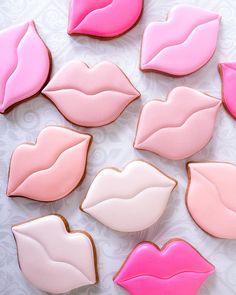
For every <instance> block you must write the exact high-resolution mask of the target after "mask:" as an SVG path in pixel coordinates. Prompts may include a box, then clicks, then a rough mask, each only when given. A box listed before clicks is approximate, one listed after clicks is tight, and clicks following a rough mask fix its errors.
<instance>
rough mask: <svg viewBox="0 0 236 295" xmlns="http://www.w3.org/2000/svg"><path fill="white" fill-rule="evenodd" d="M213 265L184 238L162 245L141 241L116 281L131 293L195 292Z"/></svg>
mask: <svg viewBox="0 0 236 295" xmlns="http://www.w3.org/2000/svg"><path fill="white" fill-rule="evenodd" d="M214 269H215V268H214V266H213V265H212V264H210V263H209V262H208V261H207V260H206V259H205V258H203V257H202V256H201V254H200V253H199V252H197V250H195V249H194V248H193V246H191V245H190V244H188V243H187V242H185V241H183V240H179V239H175V240H171V241H169V242H168V243H167V244H165V245H164V247H163V248H159V247H158V246H156V245H155V244H153V243H151V242H142V243H140V244H138V245H137V246H136V247H135V249H134V250H133V251H132V252H131V254H130V255H129V256H128V258H127V259H126V261H125V262H124V264H123V266H122V267H121V269H120V270H119V272H118V274H117V275H116V276H115V278H114V282H115V283H116V284H118V285H120V286H121V287H123V288H125V289H126V290H127V291H128V292H129V294H131V295H157V294H158V295H196V294H197V293H198V291H199V289H200V288H201V286H202V284H203V283H204V282H205V280H206V279H207V278H208V277H209V276H210V275H211V274H213V273H214Z"/></svg>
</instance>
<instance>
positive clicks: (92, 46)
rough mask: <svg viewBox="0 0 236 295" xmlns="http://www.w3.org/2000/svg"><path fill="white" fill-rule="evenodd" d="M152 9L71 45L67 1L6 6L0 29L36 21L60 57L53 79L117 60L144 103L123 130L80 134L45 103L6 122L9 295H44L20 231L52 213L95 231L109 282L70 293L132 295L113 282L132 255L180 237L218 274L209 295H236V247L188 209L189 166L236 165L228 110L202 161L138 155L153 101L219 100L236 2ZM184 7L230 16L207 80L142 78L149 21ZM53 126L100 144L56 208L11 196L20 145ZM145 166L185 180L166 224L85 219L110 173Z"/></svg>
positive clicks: (157, 4)
mask: <svg viewBox="0 0 236 295" xmlns="http://www.w3.org/2000/svg"><path fill="white" fill-rule="evenodd" d="M144 2H145V7H144V14H143V17H142V18H141V20H140V22H139V24H138V25H137V26H136V27H135V28H134V29H133V30H131V31H130V32H129V33H127V34H126V35H124V36H122V37H120V38H118V39H114V40H111V41H99V40H97V39H92V38H89V37H82V36H78V37H70V36H68V35H67V34H66V28H67V15H68V3H69V1H68V0H60V1H57V0H40V1H36V0H1V1H0V14H1V17H0V28H1V29H2V28H5V27H8V26H10V25H13V24H17V23H20V22H23V21H26V20H28V19H34V20H35V22H36V26H37V28H38V31H39V33H40V34H41V36H42V37H43V39H44V40H45V41H46V43H47V45H48V47H49V48H50V50H51V52H52V57H53V73H55V71H57V70H58V69H59V68H60V67H61V66H62V65H64V64H65V63H67V62H68V61H71V60H73V59H80V60H82V61H84V62H86V63H88V64H89V65H94V64H96V63H98V62H100V61H103V60H109V61H112V62H114V63H116V64H117V65H119V66H120V67H121V68H122V69H123V70H124V71H125V72H126V73H127V75H128V77H130V79H131V81H132V82H133V83H134V85H135V86H136V87H137V89H138V90H139V91H140V92H141V93H142V97H141V99H140V100H138V101H136V102H134V103H132V104H131V105H130V106H129V107H128V108H127V109H126V110H125V112H124V113H123V114H122V116H121V117H120V118H119V119H118V120H117V121H116V122H114V123H113V124H111V125H108V126H105V127H102V128H98V129H85V128H77V127H75V126H73V125H72V124H70V123H69V122H67V121H66V120H65V119H64V118H63V117H62V116H61V115H60V114H59V112H58V111H57V110H56V108H55V107H54V106H53V105H52V104H51V103H50V102H49V101H48V100H46V99H45V98H43V97H42V96H41V95H39V96H38V97H37V98H34V99H32V100H29V101H28V102H24V103H22V104H21V105H19V106H17V107H15V108H14V109H13V110H12V111H11V112H9V113H8V114H7V115H5V116H0V143H1V145H0V294H1V295H13V294H14V295H23V294H24V295H31V294H36V295H38V294H43V292H40V291H38V290H36V289H34V288H33V287H32V286H31V285H30V284H29V283H28V282H27V281H26V280H25V279H24V277H23V276H22V274H21V272H20V270H19V267H18V265H17V256H16V249H15V243H14V240H13V236H12V233H11V226H12V225H13V224H15V223H18V222H22V221H25V220H27V219H30V218H34V217H38V216H41V215H45V214H49V213H52V212H58V213H61V214H63V215H64V216H65V217H66V218H67V219H68V221H69V223H70V224H71V226H72V228H78V229H85V230H87V231H88V232H89V233H90V234H91V235H92V236H93V237H94V240H95V242H96V245H97V252H98V262H99V265H98V267H99V274H100V283H99V284H98V285H97V286H91V287H89V288H82V289H81V290H75V291H73V292H71V294H82V295H87V294H89V295H95V294H96V295H118V294H126V292H125V291H123V290H122V289H121V288H119V287H117V286H115V285H114V284H113V282H112V276H113V275H114V274H115V272H116V271H117V270H118V268H119V267H120V265H121V263H122V262H123V260H124V259H125V257H126V256H127V254H128V253H129V251H130V250H131V249H132V248H133V247H134V246H135V245H136V244H137V243H138V242H140V241H142V240H151V241H153V242H156V243H158V244H159V245H162V244H163V243H165V242H166V241H167V240H169V239H171V238H174V237H180V238H184V239H186V240H187V241H188V242H190V243H192V244H193V245H194V246H195V247H196V248H197V249H198V250H199V251H200V252H201V253H202V254H203V255H204V256H205V257H206V258H207V259H209V260H210V261H211V262H212V263H213V264H215V266H216V274H215V275H213V276H212V277H211V278H210V279H209V280H208V281H207V283H206V284H205V285H204V287H203V288H202V290H201V292H200V295H218V294H221V295H233V294H236V279H235V278H236V241H226V240H219V239H215V238H213V237H210V236H209V235H207V234H206V233H204V232H203V231H202V230H200V229H199V228H198V227H197V226H196V225H195V224H194V222H193V221H192V219H191V218H190V216H189V214H188V212H187V210H186V208H185V204H184V194H185V188H186V180H187V179H186V171H185V163H186V162H187V161H189V160H200V161H204V160H219V161H229V162H232V163H234V164H236V148H235V146H236V122H235V121H234V120H233V119H231V117H230V116H229V115H228V114H227V113H226V112H225V111H224V110H223V108H222V109H221V111H220V115H219V117H218V120H217V126H216V130H215V133H214V138H213V140H212V141H211V143H210V144H209V145H208V146H207V148H205V149H204V150H203V151H202V152H201V153H199V154H197V155H195V156H194V157H191V158H190V159H187V160H186V161H176V162H173V161H168V160H164V159H161V158H159V157H157V156H155V155H152V154H150V153H147V152H138V151H136V150H134V149H133V148H132V143H133V139H134V134H135V128H136V124H137V119H138V114H139V111H140V108H141V105H142V104H143V103H144V102H147V101H149V100H151V99H154V98H161V99H164V98H165V97H166V96H167V94H168V92H169V91H170V90H171V89H172V88H174V87H176V86H182V85H185V86H189V87H193V88H196V89H197V90H200V91H203V92H206V93H208V94H210V95H214V96H216V97H220V92H221V91H220V79H219V75H218V71H217V64H218V62H219V61H221V62H222V61H230V60H235V59H236V18H235V15H236V1H234V0H224V1H222V0H185V1H180V0H179V1H177V0H176V1H175V0H168V1H166V0H158V1H157V0H144ZM179 3H189V4H196V5H198V6H200V7H203V8H207V9H209V10H213V11H216V12H218V13H220V14H221V15H222V16H223V19H222V24H221V31H220V38H219V43H218V47H217V51H216V54H215V55H214V57H213V59H212V60H211V61H210V63H209V64H207V65H206V66H205V67H204V68H202V69H201V70H200V71H199V72H197V73H195V74H193V75H191V76H188V77H184V78H169V77H166V76H163V75H159V74H156V73H146V74H145V73H142V72H140V71H139V69H138V67H139V51H140V42H141V35H142V32H143V30H144V28H145V26H146V25H147V24H148V22H150V21H155V20H164V19H165V17H166V15H167V13H168V11H169V9H170V8H171V7H172V6H173V5H175V4H179ZM50 124H54V125H55V124H59V125H63V126H68V127H74V128H75V129H78V130H86V131H87V132H90V133H91V134H92V135H93V136H94V143H93V145H92V148H91V150H90V154H89V162H88V170H87V174H86V178H85V179H84V182H83V184H82V185H81V186H80V188H78V189H77V190H76V191H74V192H73V193H72V194H71V195H70V196H68V197H67V198H65V199H63V200H61V201H58V202H55V203H51V204H43V203H38V202H33V201H30V200H25V199H21V198H18V199H10V198H7V197H6V194H5V191H6V184H7V174H8V165H9V160H10V156H11V153H12V152H13V150H14V149H15V147H16V146H17V145H19V144H20V143H22V142H27V141H34V140H35V138H36V137H37V135H38V133H39V132H40V130H41V129H42V128H44V127H45V126H47V125H50ZM170 144H171V143H170ZM136 158H140V159H144V160H148V161H150V162H151V163H153V164H156V165H157V166H158V167H159V168H160V169H161V170H162V171H163V172H165V173H167V174H169V175H170V176H172V177H174V178H175V179H177V180H178V182H179V185H178V188H177V190H176V191H175V193H174V194H173V196H172V197H171V200H170V202H169V206H168V208H167V211H166V213H165V214H164V216H163V217H162V218H161V220H160V222H159V223H158V224H156V225H154V226H152V227H151V228H150V229H149V230H146V231H143V232H140V233H135V234H121V233H117V232H114V231H112V230H109V229H107V228H106V227H105V226H103V225H101V224H99V223H98V222H96V221H95V220H94V219H92V218H91V217H89V216H88V215H86V214H84V213H82V212H81V211H79V209H78V208H79V205H80V203H81V200H82V199H83V198H84V196H85V193H86V191H87V189H88V187H89V185H90V183H91V181H92V179H93V178H94V176H95V174H96V173H97V172H98V171H99V170H100V169H102V168H104V167H106V166H115V167H118V168H122V167H124V166H125V165H126V164H127V163H128V162H130V161H131V160H133V159H136ZM222 177H224V176H223V175H222ZM209 214H210V212H209Z"/></svg>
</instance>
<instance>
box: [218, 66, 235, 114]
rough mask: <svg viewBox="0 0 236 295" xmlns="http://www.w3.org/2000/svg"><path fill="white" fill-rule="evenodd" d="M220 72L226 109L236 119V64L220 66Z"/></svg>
mask: <svg viewBox="0 0 236 295" xmlns="http://www.w3.org/2000/svg"><path fill="white" fill-rule="evenodd" d="M219 71H220V75H221V80H222V96H223V104H224V107H225V108H226V110H227V111H228V112H229V114H230V115H231V116H232V117H233V118H234V119H236V62H226V63H221V64H219Z"/></svg>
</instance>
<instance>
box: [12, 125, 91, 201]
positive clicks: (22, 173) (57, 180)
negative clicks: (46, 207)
mask: <svg viewBox="0 0 236 295" xmlns="http://www.w3.org/2000/svg"><path fill="white" fill-rule="evenodd" d="M90 141H91V136H90V135H88V134H81V133H79V132H77V131H74V130H70V129H68V128H63V127H56V126H50V127H47V128H45V129H44V130H43V131H42V132H41V133H40V134H39V136H38V139H37V142H36V144H22V145H20V146H19V147H17V149H16V150H15V151H14V153H13V155H12V158H11V163H10V170H9V182H8V188H7V195H8V196H21V197H25V198H29V199H33V200H37V201H44V202H48V201H55V200H58V199H61V198H63V197H65V196H66V195H68V194H69V193H70V192H71V191H72V190H73V189H75V187H76V186H77V185H78V184H79V183H80V182H81V180H82V178H83V176H84V173H85V167H86V160H87V153H88V148H89V145H90Z"/></svg>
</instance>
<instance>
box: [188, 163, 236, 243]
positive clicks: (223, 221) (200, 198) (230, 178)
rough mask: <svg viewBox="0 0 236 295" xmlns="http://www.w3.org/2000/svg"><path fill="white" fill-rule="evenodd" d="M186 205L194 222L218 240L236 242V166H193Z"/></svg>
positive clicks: (190, 165) (216, 164)
mask: <svg viewBox="0 0 236 295" xmlns="http://www.w3.org/2000/svg"><path fill="white" fill-rule="evenodd" d="M187 171H188V177H189V183H188V188H187V192H186V205H187V208H188V210H189V212H190V214H191V216H192V218H193V219H194V221H195V222H196V223H197V224H198V225H199V226H200V227H201V228H202V229H203V230H204V231H206V232H207V233H209V234H210V235H212V236H214V237H217V238H224V239H236V198H235V195H236V184H235V179H236V166H234V165H232V164H229V163H220V162H218V163H217V162H205V163H189V164H188V166H187Z"/></svg>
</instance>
